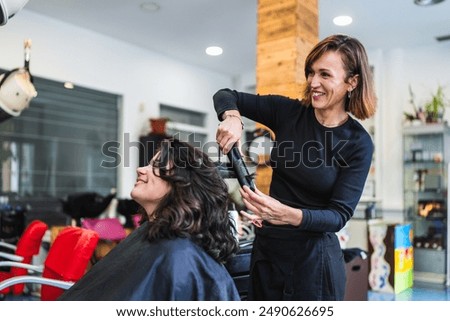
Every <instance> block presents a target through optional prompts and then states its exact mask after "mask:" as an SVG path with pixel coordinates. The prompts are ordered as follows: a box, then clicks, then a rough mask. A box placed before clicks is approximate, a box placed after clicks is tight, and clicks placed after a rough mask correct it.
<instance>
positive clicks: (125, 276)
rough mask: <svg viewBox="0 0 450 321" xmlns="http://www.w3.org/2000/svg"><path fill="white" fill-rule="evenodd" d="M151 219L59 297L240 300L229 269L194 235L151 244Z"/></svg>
mask: <svg viewBox="0 0 450 321" xmlns="http://www.w3.org/2000/svg"><path fill="white" fill-rule="evenodd" d="M147 228H148V222H146V223H144V224H143V225H142V226H141V227H139V228H138V229H137V230H135V231H134V232H133V233H132V234H130V235H129V236H128V237H127V238H126V239H124V240H123V241H122V242H120V243H119V244H118V245H117V246H116V247H115V248H114V249H113V250H111V251H110V252H109V253H108V254H107V255H106V256H105V257H104V258H103V259H101V260H100V261H99V262H98V263H96V264H95V265H94V266H93V267H92V269H91V270H89V272H87V273H86V274H85V275H84V277H83V278H81V279H80V280H79V281H78V282H77V283H76V284H74V285H73V286H72V287H71V288H70V289H68V290H67V291H66V292H65V293H64V294H63V295H61V296H60V297H59V299H58V300H65V301H88V300H89V301H96V300H97V301H128V300H132V301H142V300H160V301H161V300H163V301H175V300H177V301H211V300H212V301H234V300H240V298H239V294H238V292H237V290H236V287H235V284H234V282H233V279H232V278H231V276H230V275H229V273H228V271H227V270H226V269H225V267H224V266H223V265H221V264H219V263H218V262H217V261H215V260H214V259H213V258H212V257H211V256H209V255H208V254H207V253H206V252H205V251H204V250H203V249H202V248H201V247H199V246H197V245H196V244H194V243H193V242H192V241H190V240H189V239H185V238H177V239H173V240H160V241H157V242H149V241H148V240H147V238H146V235H147Z"/></svg>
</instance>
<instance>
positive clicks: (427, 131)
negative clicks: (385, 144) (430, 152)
mask: <svg viewBox="0 0 450 321" xmlns="http://www.w3.org/2000/svg"><path fill="white" fill-rule="evenodd" d="M448 130H449V127H448V126H447V124H444V123H440V124H428V125H420V126H405V127H403V134H405V135H432V134H443V133H444V132H445V131H448Z"/></svg>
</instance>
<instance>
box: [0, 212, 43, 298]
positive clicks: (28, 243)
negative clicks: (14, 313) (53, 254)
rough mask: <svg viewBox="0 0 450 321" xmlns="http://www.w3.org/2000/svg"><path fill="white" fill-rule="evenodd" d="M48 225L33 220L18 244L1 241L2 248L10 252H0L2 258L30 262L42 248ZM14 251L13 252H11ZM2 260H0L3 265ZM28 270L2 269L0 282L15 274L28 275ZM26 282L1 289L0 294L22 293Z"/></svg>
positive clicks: (13, 267)
mask: <svg viewBox="0 0 450 321" xmlns="http://www.w3.org/2000/svg"><path fill="white" fill-rule="evenodd" d="M47 229H48V226H47V224H45V223H44V222H42V221H39V220H34V221H32V222H31V223H30V224H29V225H28V226H27V227H26V228H25V230H24V231H23V233H22V235H21V236H20V238H19V241H18V242H17V245H13V244H9V243H5V242H0V250H1V249H6V250H9V252H0V260H2V261H3V262H5V263H7V261H14V262H20V263H24V264H30V263H31V261H32V259H33V256H35V255H37V254H39V250H40V248H41V243H42V238H43V237H44V234H45V232H46V231H47ZM12 251H13V252H14V254H11V253H10V252H12ZM1 264H2V262H0V266H1ZM27 274H28V271H27V270H26V269H24V268H20V267H16V266H11V267H10V268H9V270H5V271H0V282H1V281H3V280H6V279H10V278H12V277H15V276H21V275H27ZM24 287H25V284H23V283H22V284H16V285H14V286H11V287H8V288H5V289H3V290H1V291H0V294H3V295H6V294H9V293H12V294H13V295H20V294H22V293H23V292H24Z"/></svg>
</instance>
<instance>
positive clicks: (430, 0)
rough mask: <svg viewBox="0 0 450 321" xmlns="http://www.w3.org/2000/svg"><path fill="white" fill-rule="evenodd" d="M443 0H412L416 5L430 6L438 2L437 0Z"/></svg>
mask: <svg viewBox="0 0 450 321" xmlns="http://www.w3.org/2000/svg"><path fill="white" fill-rule="evenodd" d="M442 1H444V0H414V3H415V4H417V5H418V6H423V7H425V6H432V5H434V4H438V3H439V2H442Z"/></svg>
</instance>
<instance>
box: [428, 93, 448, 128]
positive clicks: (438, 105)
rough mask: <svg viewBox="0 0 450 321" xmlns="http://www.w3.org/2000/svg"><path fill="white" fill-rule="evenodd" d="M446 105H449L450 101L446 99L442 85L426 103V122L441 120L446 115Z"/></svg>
mask: <svg viewBox="0 0 450 321" xmlns="http://www.w3.org/2000/svg"><path fill="white" fill-rule="evenodd" d="M446 107H448V102H447V101H445V95H444V90H443V88H442V86H438V88H437V90H436V93H434V94H432V95H431V99H430V100H429V101H427V102H426V103H425V105H424V109H425V114H426V122H427V123H437V122H441V121H442V118H443V117H444V113H445V108H446Z"/></svg>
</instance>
